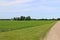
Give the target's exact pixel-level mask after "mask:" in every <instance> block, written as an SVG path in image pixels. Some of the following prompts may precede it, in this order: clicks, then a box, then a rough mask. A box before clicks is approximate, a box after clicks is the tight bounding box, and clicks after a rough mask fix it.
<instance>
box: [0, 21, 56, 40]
mask: <svg viewBox="0 0 60 40" xmlns="http://www.w3.org/2000/svg"><path fill="white" fill-rule="evenodd" d="M54 24H55V21H0V40H42V39H43V38H44V36H45V35H46V33H47V32H48V30H49V29H50V28H51V27H52V25H54Z"/></svg>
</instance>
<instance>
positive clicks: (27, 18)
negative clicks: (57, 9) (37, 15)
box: [0, 16, 60, 21]
mask: <svg viewBox="0 0 60 40" xmlns="http://www.w3.org/2000/svg"><path fill="white" fill-rule="evenodd" d="M0 20H21V21H24V20H60V18H57V19H55V18H52V19H47V18H42V19H33V18H31V17H30V16H26V17H25V16H20V17H13V18H11V19H0Z"/></svg>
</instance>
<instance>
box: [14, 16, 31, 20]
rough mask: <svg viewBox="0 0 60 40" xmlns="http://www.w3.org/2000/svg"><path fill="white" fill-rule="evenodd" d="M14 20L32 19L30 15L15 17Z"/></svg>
mask: <svg viewBox="0 0 60 40" xmlns="http://www.w3.org/2000/svg"><path fill="white" fill-rule="evenodd" d="M13 20H31V17H30V16H27V17H25V16H21V17H14V18H13Z"/></svg>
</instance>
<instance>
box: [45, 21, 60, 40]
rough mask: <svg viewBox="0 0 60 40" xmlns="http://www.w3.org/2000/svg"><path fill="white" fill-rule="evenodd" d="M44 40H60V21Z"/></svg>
mask: <svg viewBox="0 0 60 40" xmlns="http://www.w3.org/2000/svg"><path fill="white" fill-rule="evenodd" d="M44 40H60V21H58V22H57V23H56V24H55V25H54V26H53V27H52V28H51V30H50V31H49V32H48V34H47V36H46V37H45V38H44Z"/></svg>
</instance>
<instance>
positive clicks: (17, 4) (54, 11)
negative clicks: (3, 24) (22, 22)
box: [0, 0, 60, 19]
mask: <svg viewBox="0 0 60 40" xmlns="http://www.w3.org/2000/svg"><path fill="white" fill-rule="evenodd" d="M19 16H31V17H32V18H60V0H0V19H3V18H4V19H5V18H13V17H19Z"/></svg>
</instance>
